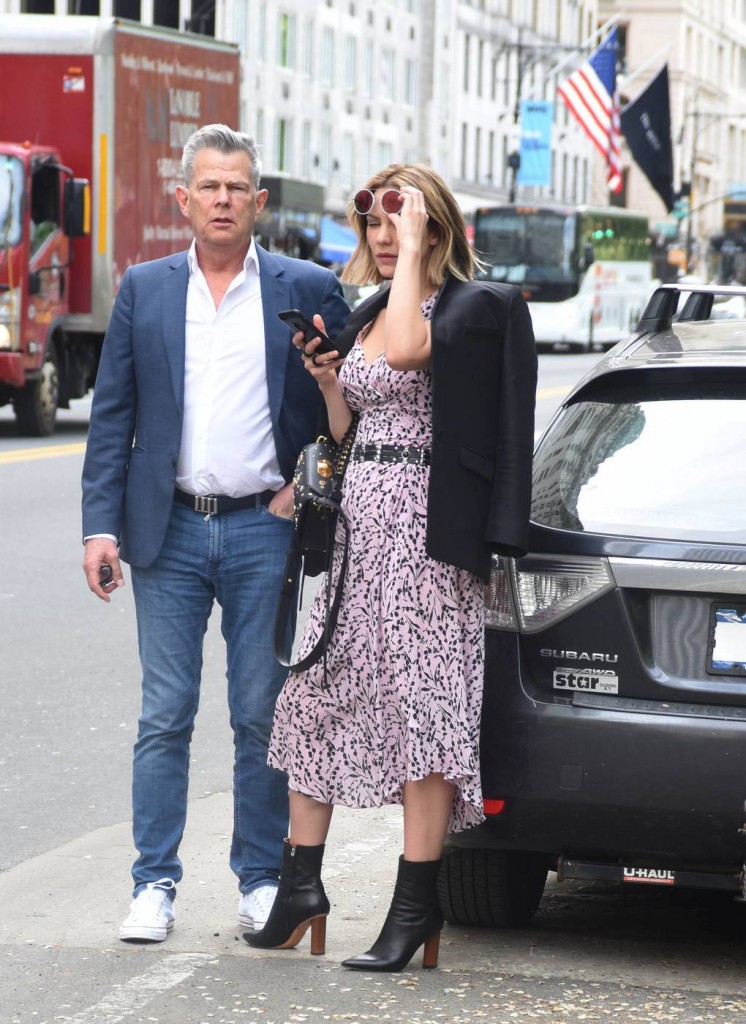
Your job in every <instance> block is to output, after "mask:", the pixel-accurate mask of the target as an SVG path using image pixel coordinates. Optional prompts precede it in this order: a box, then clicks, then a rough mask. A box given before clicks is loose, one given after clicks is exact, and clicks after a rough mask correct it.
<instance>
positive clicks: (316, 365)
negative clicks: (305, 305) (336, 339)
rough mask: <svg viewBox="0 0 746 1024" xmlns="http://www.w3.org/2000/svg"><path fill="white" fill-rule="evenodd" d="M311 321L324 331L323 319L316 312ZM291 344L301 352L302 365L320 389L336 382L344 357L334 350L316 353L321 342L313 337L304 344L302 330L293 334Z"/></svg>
mask: <svg viewBox="0 0 746 1024" xmlns="http://www.w3.org/2000/svg"><path fill="white" fill-rule="evenodd" d="M313 322H314V324H315V325H316V327H318V328H319V329H320V330H321V331H323V332H324V333H326V332H325V331H324V321H323V319H322V318H321V316H320V315H319V314H318V313H316V314H314V316H313ZM293 344H294V345H295V347H296V348H297V349H298V350H299V351H300V353H301V359H302V360H303V365H304V366H305V368H306V369H307V370H308V372H309V373H310V374H311V376H312V377H314V378H315V379H316V383H317V384H318V385H319V387H320V388H321V389H322V391H323V389H324V388H325V387H328V386H329V385H330V384H331V383H332V382H333V383H335V384H336V380H337V374H336V370H337V369H338V367H340V366H341V365H342V363H343V362H344V358H343V357H341V356H340V355H339V353H338V352H337V351H336V350H335V351H333V352H324V353H322V354H319V355H317V354H316V349H317V348H318V347H319V345H320V344H321V339H320V338H314V339H313V340H312V341H309V342H308V344H307V345H305V346H304V338H303V333H302V331H299V332H298V333H297V334H294V335H293Z"/></svg>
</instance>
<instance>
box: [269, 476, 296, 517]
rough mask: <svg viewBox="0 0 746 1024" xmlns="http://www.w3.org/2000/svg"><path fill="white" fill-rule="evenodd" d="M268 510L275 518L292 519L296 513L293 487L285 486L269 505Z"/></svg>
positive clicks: (290, 485)
mask: <svg viewBox="0 0 746 1024" xmlns="http://www.w3.org/2000/svg"><path fill="white" fill-rule="evenodd" d="M267 509H268V510H269V511H270V512H271V513H272V515H273V516H279V517H280V519H292V518H293V511H294V506H293V485H292V484H285V486H284V487H281V488H280V490H279V491H277V493H276V494H275V496H274V498H272V500H271V501H270V503H269V505H267Z"/></svg>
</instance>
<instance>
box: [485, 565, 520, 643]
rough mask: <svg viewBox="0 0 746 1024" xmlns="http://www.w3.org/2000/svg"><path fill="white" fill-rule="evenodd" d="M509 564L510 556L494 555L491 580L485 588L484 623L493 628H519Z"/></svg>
mask: <svg viewBox="0 0 746 1024" xmlns="http://www.w3.org/2000/svg"><path fill="white" fill-rule="evenodd" d="M509 566H510V559H509V558H503V557H502V555H493V556H492V571H491V573H490V581H489V583H488V584H487V586H486V587H485V588H484V624H485V626H490V627H492V629H518V619H517V617H516V614H515V605H514V604H513V588H512V586H511V583H510V570H509Z"/></svg>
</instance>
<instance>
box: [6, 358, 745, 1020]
mask: <svg viewBox="0 0 746 1024" xmlns="http://www.w3.org/2000/svg"><path fill="white" fill-rule="evenodd" d="M595 358H596V357H593V356H573V355H567V356H542V357H541V376H540V387H539V401H538V416H537V429H538V430H541V429H542V428H543V427H544V426H545V425H546V423H547V421H548V419H549V418H550V416H551V414H552V412H553V410H554V408H555V407H556V405H557V402H558V401H559V400H560V398H561V396H562V395H563V394H564V393H565V392H566V391H567V390H568V389H569V387H570V386H571V384H572V383H573V382H574V381H575V380H576V379H577V378H578V377H579V376H580V375H581V374H582V373H584V372H585V370H586V369H587V368H588V367H589V366H590V365H592V363H593V361H594V359H595ZM87 416H88V403H86V402H80V403H76V406H75V408H74V409H73V410H71V411H70V412H63V413H62V414H61V416H60V425H59V429H58V431H57V433H56V434H55V436H54V437H53V438H48V439H38V440H29V439H24V438H19V437H17V436H16V434H15V430H14V425H13V420H12V415H11V414H10V412H9V411H8V410H7V409H0V709H1V717H0V738H1V739H2V742H1V743H0V837H2V838H1V841H0V1024H45V1022H47V1024H52V1022H53V1021H63V1022H65V1021H67V1022H76V1024H104V1022H107V1024H111V1022H115V1021H123V1020H126V1021H132V1022H140V1021H142V1022H146V1021H149V1022H160V1024H239V1022H242V1024H260V1022H261V1024H270V1022H272V1024H290V1022H295V1021H309V1022H317V1021H319V1022H320V1021H345V1022H348V1024H356V1022H363V1021H374V1020H375V1021H393V1022H402V1024H404V1022H410V1021H412V1022H417V1024H431V1022H438V1024H440V1022H448V1024H460V1022H476V1021H490V1022H496V1024H508V1022H512V1021H526V1022H529V1021H531V1022H536V1021H540V1022H545V1024H575V1022H577V1021H590V1022H596V1021H609V1020H613V1021H618V1022H621V1024H648V1022H653V1021H656V1022H659V1021H674V1022H679V1024H690V1022H692V1024H693V1022H696V1021H717V1022H724V1021H728V1022H734V1024H743V1022H746V968H745V967H744V961H745V960H746V942H745V939H744V936H745V935H746V906H738V905H736V904H734V903H733V902H731V901H730V900H721V899H715V898H713V897H712V896H703V895H701V894H694V893H685V892H669V891H651V890H650V889H644V890H642V891H640V890H631V889H629V888H627V889H625V890H624V891H620V890H619V889H618V888H617V887H613V886H601V885H599V884H595V885H582V884H579V883H578V884H575V883H563V884H561V885H558V884H557V883H556V880H554V877H553V876H550V882H549V884H548V887H547V893H546V895H545V898H544V901H543V903H542V906H541V908H540V910H539V912H538V914H537V915H536V918H535V919H534V922H533V923H532V926H531V927H530V928H526V929H522V930H515V931H504V932H491V931H480V930H467V929H459V928H451V927H448V928H447V929H446V931H445V932H444V936H443V942H442V947H441V965H440V968H439V969H438V970H437V971H431V972H424V971H422V970H420V969H419V967H418V963H417V960H415V961H414V962H413V964H412V965H411V966H410V968H409V969H408V970H407V971H406V972H404V973H403V974H402V975H381V976H375V975H356V974H351V973H349V972H346V971H343V970H342V969H341V968H340V967H339V966H338V965H339V962H340V960H341V959H343V958H344V957H345V956H347V955H349V954H350V953H351V952H358V951H360V950H362V949H365V948H367V946H368V945H369V944H370V942H371V941H372V939H374V938H375V935H376V934H377V930H378V927H379V926H380V922H381V921H382V919H383V916H384V914H385V910H386V907H387V905H388V900H389V896H390V889H391V884H392V878H393V875H394V873H395V865H396V857H397V854H398V848H399V845H400V829H401V822H400V813H399V812H398V810H397V809H395V808H387V809H384V810H381V811H376V812H369V813H355V812H341V813H338V814H337V815H336V816H335V821H334V824H333V828H332V834H331V836H330V843H329V852H328V855H327V859H326V862H325V865H326V870H325V879H326V880H327V883H328V886H327V887H328V890H329V894H330V898H331V900H332V916H331V917H330V921H329V929H328V943H327V955H326V956H325V957H319V958H316V957H313V958H312V957H311V956H310V955H309V952H308V940H307V939H306V940H305V942H304V943H303V944H302V945H301V946H300V947H299V949H298V950H296V951H292V952H285V953H283V952H269V953H260V952H258V951H253V950H250V949H249V947H248V946H247V945H246V944H245V943H244V942H243V940H242V939H241V935H240V930H239V929H238V927H237V922H236V919H235V918H236V909H237V895H236V892H235V885H234V880H233V879H232V877H231V875H230V872H229V870H228V868H227V850H228V842H229V829H230V804H231V800H230V775H231V740H230V733H229V728H228V722H227V714H226V711H225V698H224V664H223V648H222V640H221V638H220V634H219V629H218V623H217V621H214V622H213V623H212V625H211V628H210V630H209V631H208V636H207V641H206V652H205V671H204V684H203V692H202V704H201V709H200V714H199V718H198V725H197V729H196V732H195V736H194V741H193V757H192V767H191V790H190V797H191V799H190V814H189V825H188V829H187V834H186V837H185V843H184V858H185V863H186V865H187V873H186V877H185V881H184V883H183V885H182V887H181V888H180V893H179V899H178V901H177V925H176V928H175V930H174V933H173V935H172V936H171V938H169V940H168V942H167V943H165V944H164V945H161V946H153V947H144V948H138V947H133V946H126V945H124V944H122V943H119V942H118V940H117V939H116V929H117V927H118V924H119V922H120V920H121V918H122V916H123V915H124V913H125V911H126V907H127V903H128V900H129V888H130V886H129V865H130V862H131V859H132V855H133V851H132V848H131V839H130V834H129V815H130V808H129V765H130V755H131V748H132V743H133V741H134V735H135V727H136V719H137V714H138V704H139V695H138V674H139V670H138V665H137V660H136V655H135V635H134V612H133V606H132V599H131V592H130V589H129V588H126V589H125V590H124V591H121V592H118V593H117V594H116V595H115V597H114V600H113V601H112V603H111V605H108V606H106V605H104V604H102V603H100V602H97V601H95V600H94V599H93V598H92V597H91V595H90V594H89V593H88V590H87V588H86V586H85V582H84V579H83V575H82V572H81V570H80V559H81V554H82V550H81V545H80V532H79V478H80V469H81V465H82V453H83V447H84V443H85V432H86V426H87ZM215 618H217V617H215Z"/></svg>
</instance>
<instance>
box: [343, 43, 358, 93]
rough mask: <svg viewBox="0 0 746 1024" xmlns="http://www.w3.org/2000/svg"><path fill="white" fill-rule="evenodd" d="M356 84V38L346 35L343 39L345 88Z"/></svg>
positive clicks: (352, 87) (351, 87)
mask: <svg viewBox="0 0 746 1024" xmlns="http://www.w3.org/2000/svg"><path fill="white" fill-rule="evenodd" d="M356 86H357V39H356V38H355V37H354V36H347V38H346V39H345V89H354V88H355V87H356Z"/></svg>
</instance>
